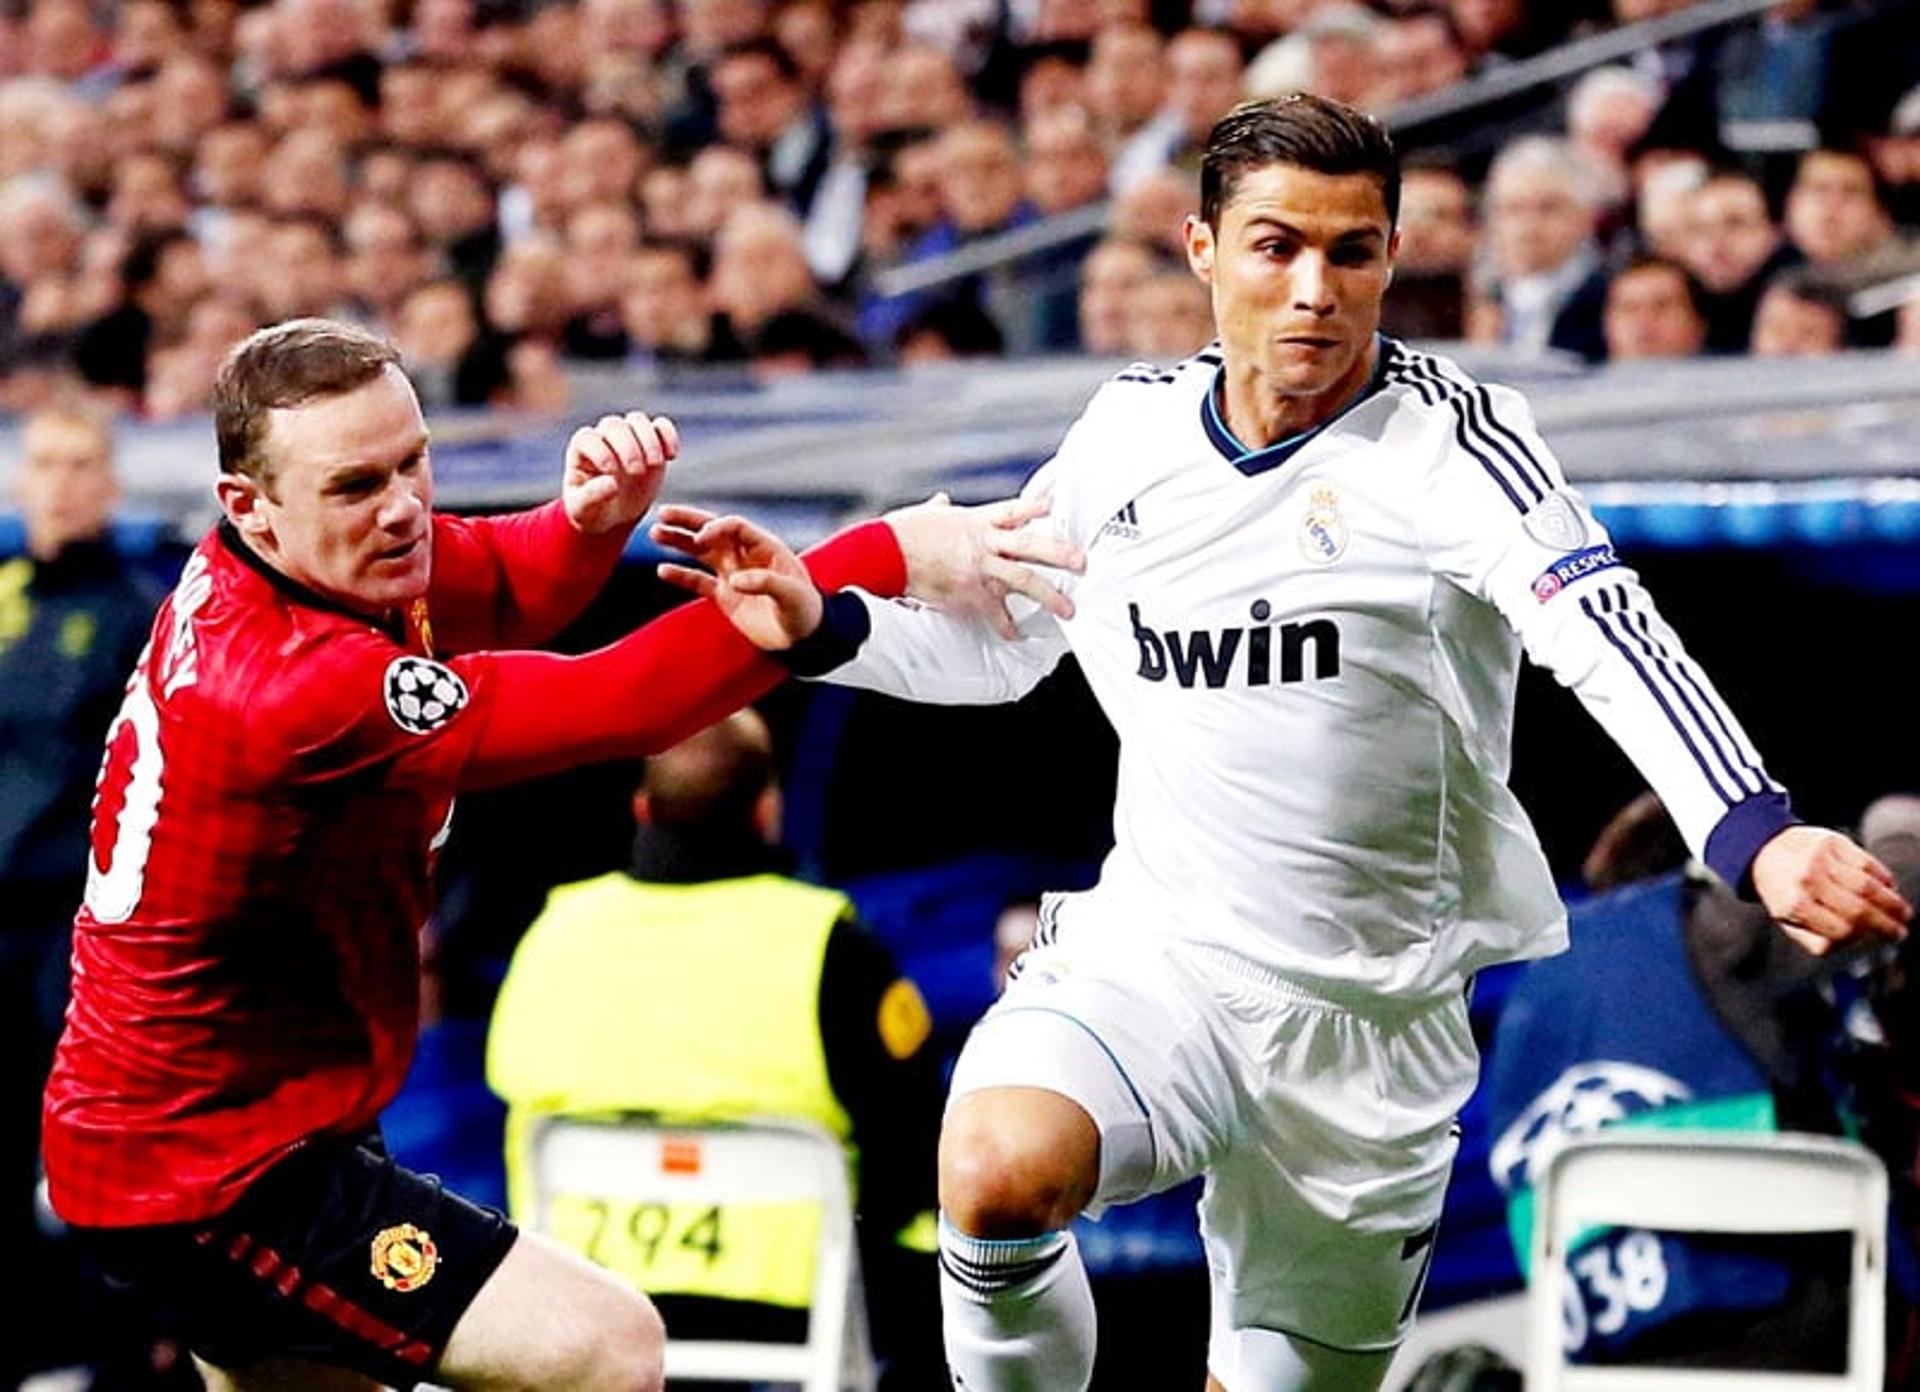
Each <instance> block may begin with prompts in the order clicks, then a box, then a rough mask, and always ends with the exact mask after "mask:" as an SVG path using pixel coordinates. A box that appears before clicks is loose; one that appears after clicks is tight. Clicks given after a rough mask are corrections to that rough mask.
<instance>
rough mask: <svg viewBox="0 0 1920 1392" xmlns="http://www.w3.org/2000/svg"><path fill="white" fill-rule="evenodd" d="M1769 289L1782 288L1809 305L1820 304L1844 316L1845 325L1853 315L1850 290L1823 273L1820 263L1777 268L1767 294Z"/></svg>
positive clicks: (1842, 318) (1764, 291)
mask: <svg viewBox="0 0 1920 1392" xmlns="http://www.w3.org/2000/svg"><path fill="white" fill-rule="evenodd" d="M1769 290H1778V291H1780V293H1781V294H1783V295H1789V296H1791V297H1793V298H1794V299H1796V300H1800V301H1803V302H1804V303H1806V304H1810V305H1818V306H1819V307H1820V308H1822V309H1825V310H1830V311H1831V312H1832V313H1834V314H1836V315H1838V316H1839V317H1840V322H1841V324H1843V325H1844V324H1845V323H1846V322H1847V319H1848V317H1849V310H1848V307H1847V294H1846V291H1845V290H1843V289H1841V288H1840V286H1838V285H1836V284H1835V283H1834V282H1833V281H1832V279H1830V278H1829V277H1827V276H1825V275H1822V274H1821V273H1820V270H1819V268H1818V267H1816V266H1807V265H1797V266H1785V267H1782V268H1781V269H1780V270H1778V271H1775V272H1774V273H1773V275H1772V276H1770V277H1769V278H1768V280H1767V284H1766V288H1765V289H1764V290H1762V291H1761V294H1762V295H1764V294H1766V293H1767V291H1769Z"/></svg>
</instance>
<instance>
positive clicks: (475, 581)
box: [428, 411, 680, 652]
mask: <svg viewBox="0 0 1920 1392" xmlns="http://www.w3.org/2000/svg"><path fill="white" fill-rule="evenodd" d="M679 451H680V437H679V432H678V431H677V430H676V429H675V427H674V424H673V422H672V421H671V420H669V419H667V418H666V417H665V416H657V417H649V416H648V415H647V414H646V413H645V412H643V411H629V412H627V413H626V414H625V415H609V416H602V417H601V418H600V419H599V420H598V421H597V422H595V423H594V424H593V425H591V426H582V427H581V428H580V429H578V430H576V431H574V432H573V435H572V436H571V438H569V440H568V441H567V449H566V456H565V460H564V464H563V474H562V478H561V485H560V497H559V498H557V499H556V500H554V501H553V502H551V503H548V504H547V505H546V506H544V507H539V508H534V509H532V510H531V511H527V512H518V513H511V514H507V515H504V516H500V517H484V518H457V517H439V518H436V519H435V527H434V557H433V587H432V589H431V591H430V592H429V594H428V607H429V614H430V617H431V619H432V622H433V625H434V628H435V630H436V636H437V637H438V639H439V640H440V641H441V643H442V644H443V645H444V646H445V647H447V648H448V649H450V650H452V651H456V652H457V651H473V650H475V649H479V648H519V647H526V646H528V645H530V644H534V643H542V642H545V641H546V640H547V639H549V638H551V637H552V636H553V635H554V634H555V633H557V632H559V630H560V629H562V628H564V627H565V626H566V625H567V624H568V623H570V622H572V621H573V620H574V619H575V618H577V617H578V616H579V614H580V612H581V611H582V610H583V609H585V608H586V606H587V604H588V603H589V602H590V601H591V600H592V599H593V597H594V596H595V595H596V594H598V593H599V592H600V590H601V587H602V586H604V585H605V584H606V582H607V578H608V576H610V575H611V574H612V573H613V568H614V566H615V565H616V564H617V563H618V562H619V559H620V553H621V551H622V549H623V548H624V547H625V546H626V542H627V537H628V536H629V535H630V534H631V533H632V531H633V525H634V523H636V522H638V521H639V520H640V518H641V517H643V516H644V515H645V514H646V512H647V509H648V508H650V507H652V506H653V501H654V499H655V497H657V496H658V494H659V491H660V485H661V483H662V482H663V481H664V479H665V478H666V471H667V466H668V465H669V464H670V463H671V462H672V461H673V460H674V458H675V457H676V456H677V455H678V454H679Z"/></svg>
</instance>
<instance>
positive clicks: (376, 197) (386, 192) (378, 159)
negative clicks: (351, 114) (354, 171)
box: [358, 147, 413, 208]
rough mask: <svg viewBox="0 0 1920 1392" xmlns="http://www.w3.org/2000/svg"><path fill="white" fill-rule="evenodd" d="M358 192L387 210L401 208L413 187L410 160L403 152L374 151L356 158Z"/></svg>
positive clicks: (394, 150) (411, 162) (411, 159)
mask: <svg viewBox="0 0 1920 1392" xmlns="http://www.w3.org/2000/svg"><path fill="white" fill-rule="evenodd" d="M358 182H359V185H360V192H361V193H362V194H364V195H365V196H366V197H368V198H370V199H372V200H373V201H374V202H376V203H381V204H385V205H386V206H387V207H389V208H404V207H405V206H406V204H407V196H408V190H410V189H411V188H412V187H413V158H412V156H410V155H408V154H407V152H406V151H405V150H400V149H394V148H391V147H389V148H385V149H381V148H375V149H372V150H369V151H367V153H366V154H364V155H362V156H361V157H360V173H359V179H358Z"/></svg>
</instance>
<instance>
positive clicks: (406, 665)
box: [385, 654, 467, 735]
mask: <svg viewBox="0 0 1920 1392" xmlns="http://www.w3.org/2000/svg"><path fill="white" fill-rule="evenodd" d="M385 688H386V689H385V695H386V698H387V714H388V715H390V716H392V717H393V723H394V724H396V725H398V726H399V727H400V728H401V729H403V730H405V731H406V732H407V733H408V734H410V735H424V734H426V733H427V732H428V731H430V730H437V729H439V728H440V727H441V726H442V725H444V724H446V723H447V722H448V721H449V720H451V719H453V717H454V716H455V715H457V714H458V713H459V711H460V708H461V707H462V706H464V705H466V704H467V684H466V683H465V682H463V681H461V680H460V674H459V673H457V672H455V671H454V670H453V668H451V667H449V666H447V665H446V664H445V663H441V662H435V661H434V660H433V659H432V658H429V657H414V656H413V655H412V654H408V655H407V656H406V657H396V658H395V659H394V660H393V661H392V662H390V663H388V664H387V678H386V682H385Z"/></svg>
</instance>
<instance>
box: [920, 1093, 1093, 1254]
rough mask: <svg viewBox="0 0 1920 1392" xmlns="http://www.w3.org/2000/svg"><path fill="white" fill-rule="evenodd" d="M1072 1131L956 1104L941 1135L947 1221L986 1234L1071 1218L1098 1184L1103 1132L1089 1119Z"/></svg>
mask: <svg viewBox="0 0 1920 1392" xmlns="http://www.w3.org/2000/svg"><path fill="white" fill-rule="evenodd" d="M1082 1119H1083V1120H1084V1115H1083V1117H1082ZM1066 1130H1067V1134H1065V1135H1063V1134H1062V1133H1061V1129H1060V1128H1053V1127H1039V1126H1033V1125H1027V1126H1022V1125H1019V1124H1017V1123H1016V1124H1009V1123H1008V1120H1007V1119H1006V1118H1004V1117H1000V1116H997V1115H996V1114H995V1113H994V1111H993V1110H992V1109H991V1108H985V1107H982V1108H971V1109H970V1108H966V1107H956V1108H955V1109H954V1110H953V1112H951V1113H950V1114H949V1115H948V1117H947V1122H946V1125H945V1126H944V1127H943V1128H942V1129H941V1133H940V1208H941V1211H942V1212H943V1213H944V1214H945V1215H946V1218H947V1221H948V1222H950V1223H952V1224H953V1225H954V1226H955V1227H956V1228H958V1229H959V1230H960V1231H961V1232H963V1233H966V1234H968V1235H969V1236H971V1237H987V1238H1013V1237H1033V1236H1036V1235H1038V1234H1040V1233H1043V1232H1051V1231H1053V1230H1055V1229H1058V1228H1064V1227H1065V1226H1066V1225H1067V1224H1068V1223H1070V1222H1072V1221H1073V1219H1074V1218H1075V1217H1076V1216H1077V1215H1078V1214H1079V1212H1080V1210H1081V1209H1083V1208H1085V1207H1086V1205H1087V1203H1088V1201H1089V1200H1090V1199H1092V1197H1093V1191H1094V1188H1095V1186H1096V1185H1097V1184H1098V1182H1099V1157H1100V1151H1099V1133H1098V1132H1097V1131H1095V1130H1094V1129H1093V1125H1092V1123H1091V1122H1090V1121H1088V1122H1086V1125H1085V1127H1084V1131H1082V1130H1081V1128H1078V1127H1069V1128H1066Z"/></svg>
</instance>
